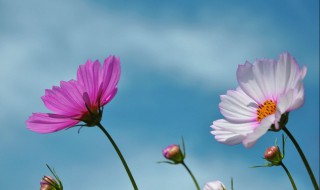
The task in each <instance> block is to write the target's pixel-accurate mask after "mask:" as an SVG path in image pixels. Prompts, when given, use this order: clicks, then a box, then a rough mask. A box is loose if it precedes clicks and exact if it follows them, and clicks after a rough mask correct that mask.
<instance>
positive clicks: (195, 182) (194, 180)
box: [181, 162, 200, 190]
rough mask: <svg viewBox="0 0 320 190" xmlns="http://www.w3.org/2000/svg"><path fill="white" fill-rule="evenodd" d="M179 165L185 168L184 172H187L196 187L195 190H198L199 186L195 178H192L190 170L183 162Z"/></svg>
mask: <svg viewBox="0 0 320 190" xmlns="http://www.w3.org/2000/svg"><path fill="white" fill-rule="evenodd" d="M181 164H182V165H183V166H184V167H185V168H186V170H187V171H188V172H189V174H190V176H191V177H192V179H193V182H194V184H195V185H196V187H197V190H200V187H199V184H198V182H197V180H196V178H195V177H194V175H193V174H192V172H191V170H190V169H189V168H188V166H187V165H186V164H185V163H184V162H182V163H181Z"/></svg>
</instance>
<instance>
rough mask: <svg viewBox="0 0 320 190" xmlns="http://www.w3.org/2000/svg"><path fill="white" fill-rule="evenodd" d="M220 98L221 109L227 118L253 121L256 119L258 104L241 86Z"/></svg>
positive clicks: (235, 120)
mask: <svg viewBox="0 0 320 190" xmlns="http://www.w3.org/2000/svg"><path fill="white" fill-rule="evenodd" d="M220 99H221V103H220V104H219V107H220V111H221V114H222V115H223V116H224V117H225V118H226V119H227V120H229V121H232V122H251V121H254V120H255V119H256V111H257V109H256V107H257V104H256V103H255V101H254V100H253V99H252V98H250V97H249V96H247V95H246V94H245V93H244V92H243V91H242V90H241V88H239V87H238V88H237V89H236V90H229V91H228V92H227V94H226V95H222V96H220Z"/></svg>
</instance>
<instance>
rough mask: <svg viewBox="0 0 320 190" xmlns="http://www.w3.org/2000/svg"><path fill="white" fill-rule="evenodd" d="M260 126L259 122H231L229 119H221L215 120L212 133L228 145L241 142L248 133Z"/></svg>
mask: <svg viewBox="0 0 320 190" xmlns="http://www.w3.org/2000/svg"><path fill="white" fill-rule="evenodd" d="M257 126H258V123H257V122H252V123H230V122H229V121H227V120H224V119H219V120H216V121H214V122H213V125H211V128H212V129H213V131H211V134H213V135H214V136H215V139H216V140H217V141H218V142H221V143H223V144H228V145H235V144H239V143H241V142H242V141H243V139H244V138H245V137H246V135H247V134H248V133H252V131H253V129H254V128H256V127H257Z"/></svg>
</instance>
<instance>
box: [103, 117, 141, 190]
mask: <svg viewBox="0 0 320 190" xmlns="http://www.w3.org/2000/svg"><path fill="white" fill-rule="evenodd" d="M97 126H98V127H99V128H100V129H101V130H102V132H103V133H104V134H105V135H106V136H107V137H108V139H109V141H110V142H111V144H112V146H113V148H114V149H115V150H116V152H117V154H118V156H119V158H120V160H121V162H122V164H123V166H124V168H125V169H126V172H127V174H128V176H129V178H130V181H131V183H132V186H133V189H134V190H138V186H137V184H136V182H135V180H134V178H133V176H132V174H131V171H130V169H129V167H128V165H127V163H126V160H125V159H124V157H123V156H122V154H121V151H120V149H119V148H118V146H117V144H116V143H115V141H114V140H113V139H112V137H111V135H110V134H109V133H108V132H107V130H106V129H105V128H104V127H103V126H102V125H101V123H98V124H97Z"/></svg>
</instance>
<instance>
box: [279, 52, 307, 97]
mask: <svg viewBox="0 0 320 190" xmlns="http://www.w3.org/2000/svg"><path fill="white" fill-rule="evenodd" d="M306 72H307V69H306V67H302V69H300V68H299V65H298V63H297V62H296V60H295V59H294V58H293V57H292V56H291V55H290V54H289V53H283V54H280V55H279V59H278V63H277V68H276V74H275V79H276V91H277V94H285V93H287V92H288V91H289V90H291V89H296V88H301V86H303V84H302V80H303V78H304V77H305V75H306Z"/></svg>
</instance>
